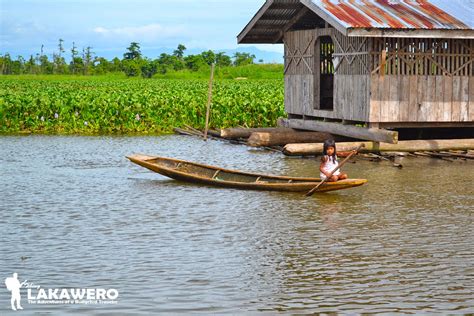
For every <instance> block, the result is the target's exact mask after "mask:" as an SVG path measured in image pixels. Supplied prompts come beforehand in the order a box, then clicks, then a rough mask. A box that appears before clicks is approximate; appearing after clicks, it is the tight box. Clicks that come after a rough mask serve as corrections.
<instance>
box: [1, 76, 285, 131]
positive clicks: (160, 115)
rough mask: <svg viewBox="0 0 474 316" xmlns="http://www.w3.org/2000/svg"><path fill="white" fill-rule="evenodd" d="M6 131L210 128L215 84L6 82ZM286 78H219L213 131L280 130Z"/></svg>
mask: <svg viewBox="0 0 474 316" xmlns="http://www.w3.org/2000/svg"><path fill="white" fill-rule="evenodd" d="M0 85H1V86H2V89H0V132H1V133H54V134H115V133H166V132H171V131H172V128H173V127H183V126H184V125H191V126H193V127H196V128H203V127H204V124H205V123H204V120H205V113H206V109H205V104H206V100H207V86H208V80H205V79H188V80H176V79H152V80H145V79H132V80H130V79H120V78H113V77H105V78H104V77H97V78H83V77H82V78H80V79H77V78H75V77H72V78H70V77H68V78H64V77H58V76H53V77H51V78H49V77H48V78H42V77H40V78H32V77H26V78H23V77H22V76H20V77H6V76H2V77H0ZM283 108H284V106H283V80H280V79H265V80H228V79H223V80H216V81H215V82H214V90H213V101H212V111H211V127H214V128H225V127H232V126H238V125H245V126H249V127H254V126H274V125H275V124H276V120H277V118H278V117H280V116H283V115H284V109H283Z"/></svg>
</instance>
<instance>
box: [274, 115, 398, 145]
mask: <svg viewBox="0 0 474 316" xmlns="http://www.w3.org/2000/svg"><path fill="white" fill-rule="evenodd" d="M278 125H279V126H282V127H289V128H297V129H304V130H310V131H317V132H324V133H331V134H335V135H341V136H346V137H351V138H356V139H365V140H370V141H374V142H385V143H390V144H396V143H397V142H398V132H396V131H389V130H385V129H381V128H365V127H358V126H354V125H344V124H341V123H332V122H323V121H316V120H303V119H285V118H280V119H278Z"/></svg>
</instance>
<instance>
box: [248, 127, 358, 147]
mask: <svg viewBox="0 0 474 316" xmlns="http://www.w3.org/2000/svg"><path fill="white" fill-rule="evenodd" d="M288 130H289V131H285V132H281V131H278V132H255V133H252V134H251V135H250V137H249V139H248V141H247V144H248V145H250V146H254V147H258V146H279V145H286V144H291V143H316V142H318V143H319V142H324V141H325V140H326V139H330V138H332V139H334V140H335V141H347V140H349V139H348V138H347V137H341V136H334V135H331V134H329V133H321V132H297V131H294V130H292V129H288Z"/></svg>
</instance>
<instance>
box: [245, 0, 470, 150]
mask: <svg viewBox="0 0 474 316" xmlns="http://www.w3.org/2000/svg"><path fill="white" fill-rule="evenodd" d="M473 6H474V4H473V2H472V1H465V0H449V1H446V0H350V1H349V0H286V1H285V0H267V1H266V2H265V4H264V5H263V6H262V7H261V9H260V10H259V11H258V12H257V13H256V14H255V16H254V17H253V18H252V20H251V21H250V22H249V23H248V25H247V26H246V27H245V28H244V29H243V30H242V32H241V33H240V34H239V35H238V42H239V43H284V47H285V68H284V72H285V109H286V112H287V113H288V120H287V121H286V124H287V125H289V126H290V127H293V128H301V129H309V130H324V131H329V132H335V133H336V134H337V132H338V131H339V132H340V131H343V133H342V134H344V133H345V134H350V135H346V136H353V135H356V136H358V138H362V137H360V136H361V135H364V136H365V138H366V139H369V140H377V139H373V138H374V136H373V135H376V134H377V133H375V134H374V133H369V130H368V129H363V128H360V127H356V124H361V123H362V124H364V126H366V127H374V128H380V129H371V130H370V131H372V132H374V131H375V132H380V133H379V134H380V135H390V133H388V134H387V133H386V130H385V129H401V128H409V127H412V128H428V127H438V128H440V127H443V128H444V127H473V126H474V77H473V76H474V29H473V28H474V18H473V17H474V8H473ZM335 123H338V124H335ZM340 123H342V124H344V126H342V125H341V124H340ZM354 133H356V134H354ZM339 134H341V133H339ZM380 135H379V136H380ZM387 141H390V136H388V137H387Z"/></svg>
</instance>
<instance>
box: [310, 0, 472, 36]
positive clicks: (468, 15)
mask: <svg viewBox="0 0 474 316" xmlns="http://www.w3.org/2000/svg"><path fill="white" fill-rule="evenodd" d="M311 2H312V4H314V5H316V6H317V7H318V8H319V9H320V10H322V11H323V12H324V13H326V14H327V15H328V16H329V17H330V18H332V19H334V20H336V21H337V22H338V23H339V24H341V25H342V26H343V27H345V28H390V29H443V30H466V29H473V28H474V1H473V0H311Z"/></svg>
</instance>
